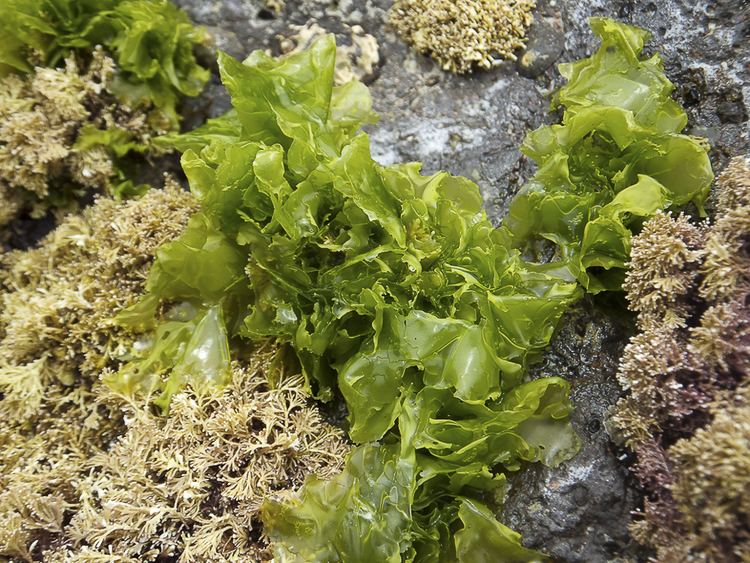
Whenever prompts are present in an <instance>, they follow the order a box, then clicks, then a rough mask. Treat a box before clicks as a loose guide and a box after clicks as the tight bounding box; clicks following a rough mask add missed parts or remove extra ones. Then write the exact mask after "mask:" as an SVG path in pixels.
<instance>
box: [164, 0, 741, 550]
mask: <svg viewBox="0 0 750 563" xmlns="http://www.w3.org/2000/svg"><path fill="white" fill-rule="evenodd" d="M390 3H391V1H390V0H287V1H286V5H285V8H284V10H283V11H282V13H281V14H279V15H278V16H276V15H275V14H274V13H273V12H272V11H270V10H268V9H267V8H266V7H265V5H264V2H263V1H262V0H178V4H181V5H182V7H183V8H185V9H186V10H187V11H188V12H189V13H190V15H191V16H192V17H193V19H194V20H195V21H197V22H199V23H202V24H204V25H206V26H207V27H208V29H209V30H210V31H211V33H212V34H213V35H214V37H215V42H216V46H217V47H218V48H220V49H223V50H226V51H227V52H229V53H231V54H232V55H234V56H237V57H244V56H245V55H247V54H248V53H249V52H250V51H252V50H254V49H259V48H261V49H269V50H271V51H272V52H278V49H279V39H278V37H279V36H288V35H290V34H291V33H293V32H292V29H291V27H290V26H291V25H301V24H304V23H306V22H307V21H309V20H310V19H311V18H315V19H316V20H317V21H318V23H319V24H320V25H321V26H322V27H324V28H326V29H327V30H329V31H332V32H334V33H337V34H338V35H339V39H340V40H346V35H345V34H344V33H342V32H343V30H344V26H345V25H355V24H357V25H361V26H362V27H363V28H364V31H365V32H367V33H370V34H372V35H374V36H375V37H376V38H377V40H378V42H379V44H380V56H381V59H382V64H381V66H380V68H379V69H378V70H377V72H376V73H375V75H374V76H373V77H372V79H371V80H370V87H371V90H372V96H373V99H374V103H375V109H376V111H377V112H378V113H379V114H380V116H381V120H380V122H379V123H378V124H377V125H374V126H371V127H370V128H369V132H370V134H371V140H372V148H373V152H374V154H375V156H376V158H377V159H378V160H379V161H380V162H382V163H384V164H388V163H392V162H399V161H409V160H418V161H421V162H423V163H424V171H425V172H434V171H437V170H441V169H442V170H448V171H449V172H451V173H454V174H460V175H464V176H468V177H470V178H473V179H474V180H475V181H476V182H477V183H478V184H479V186H480V188H481V190H482V193H483V195H484V198H485V202H486V208H487V211H488V213H489V215H490V217H491V218H492V219H493V221H495V222H496V223H498V222H499V221H500V220H501V218H502V217H503V215H504V213H505V212H506V210H507V206H508V203H509V201H510V199H511V197H512V196H513V195H514V194H515V193H516V191H517V190H518V188H519V187H520V186H521V185H522V184H523V183H524V181H525V180H526V179H527V178H528V177H529V176H530V175H531V174H532V172H533V167H532V165H531V164H530V162H529V161H528V160H527V159H526V158H525V157H523V156H522V155H521V154H520V153H519V152H518V150H517V147H518V146H519V145H520V143H521V141H522V140H523V137H524V135H525V134H526V132H527V131H529V130H530V129H533V128H536V127H538V126H540V125H541V124H543V123H548V122H553V121H555V119H556V117H557V116H555V115H549V114H548V111H547V110H548V107H549V98H548V96H549V94H550V92H551V91H552V90H554V89H555V88H556V87H558V86H559V85H560V84H561V79H560V77H559V75H558V74H557V72H556V70H555V63H559V62H563V61H570V60H575V59H579V58H581V57H584V56H587V55H589V54H590V53H591V52H592V51H593V50H594V49H595V48H596V41H595V39H594V38H593V37H592V35H591V33H590V31H589V29H588V26H587V24H586V19H587V18H588V17H589V16H610V17H614V18H618V19H620V20H623V21H626V22H629V23H633V24H636V25H639V26H642V27H645V28H647V29H649V30H650V31H651V32H652V33H653V40H652V42H651V44H650V46H649V49H650V50H651V52H655V51H658V52H660V53H661V54H662V55H663V57H664V61H665V68H666V72H667V75H668V76H669V77H670V78H671V79H672V80H673V82H675V83H676V84H677V85H678V88H677V90H676V92H675V97H676V98H677V99H678V100H679V101H680V103H682V105H683V106H685V107H686V109H687V111H688V115H689V118H690V125H689V128H688V132H689V133H691V134H695V135H700V136H704V137H706V138H708V140H709V141H710V143H711V145H712V147H713V148H712V151H711V158H712V161H713V163H714V165H715V167H716V169H717V170H718V169H721V168H722V167H723V165H724V164H725V163H726V161H727V160H728V159H729V158H730V157H731V156H734V155H738V154H743V153H747V152H748V149H749V147H750V144H749V141H748V114H749V113H750V109H749V108H750V3H748V2H747V1H746V0H659V1H654V2H648V1H643V0H540V1H539V6H538V8H537V11H536V14H535V17H536V24H535V25H534V26H533V27H532V29H531V30H530V40H529V49H528V51H529V53H530V54H527V57H526V58H525V59H524V54H523V53H519V59H520V60H519V61H518V62H512V61H506V62H501V63H499V64H498V66H497V68H495V69H493V70H492V71H488V72H481V73H478V74H475V75H473V76H462V77H460V76H454V75H450V74H446V73H444V72H443V71H441V70H440V69H439V67H438V66H437V65H436V64H435V63H433V62H432V61H431V60H430V59H429V58H428V57H425V56H422V55H418V54H416V53H414V52H412V51H411V50H410V49H409V48H408V47H407V46H406V45H404V44H403V43H402V42H401V41H400V40H399V39H398V37H396V36H395V35H394V34H393V33H392V31H391V30H389V28H388V26H387V23H386V21H387V16H386V14H387V10H388V8H389V6H390ZM228 104H229V100H228V98H227V96H226V95H225V94H224V93H223V90H222V88H221V86H220V84H219V83H218V79H216V78H214V81H213V83H212V84H211V85H210V87H209V88H208V89H207V92H206V94H205V95H204V96H203V97H202V98H201V99H200V100H198V101H197V102H193V107H192V109H193V110H194V112H195V114H196V119H199V118H200V116H201V115H206V114H207V115H219V114H221V113H223V112H224V111H225V110H226V109H227V108H228ZM622 311H623V306H622V304H621V303H619V304H613V303H602V302H599V303H593V302H591V301H587V302H585V303H584V304H582V305H581V307H580V308H579V309H577V310H576V311H574V312H572V313H571V314H570V315H568V317H567V318H566V319H565V321H564V323H563V326H562V327H561V329H560V331H559V333H558V335H557V336H556V337H555V340H554V342H553V345H552V347H551V349H550V351H549V352H548V353H547V355H546V357H545V360H544V361H543V362H542V363H541V364H540V365H539V366H537V367H536V369H535V374H536V375H562V376H564V377H566V378H567V379H568V380H570V381H571V383H572V388H573V395H572V400H573V402H574V404H575V406H576V411H575V414H574V415H573V423H574V425H575V427H576V429H577V430H578V432H579V434H580V436H581V438H582V441H583V447H582V451H581V453H580V454H579V455H578V456H577V457H576V458H574V459H573V460H571V461H569V462H567V463H565V464H563V465H562V466H561V467H560V468H557V469H547V468H542V467H533V468H529V469H528V470H526V471H523V472H520V473H519V475H518V476H517V477H514V479H513V480H512V488H511V490H510V492H509V495H508V499H507V502H506V505H505V509H504V512H503V514H502V515H501V516H502V517H503V519H504V521H505V522H507V523H508V525H510V526H512V527H513V528H514V529H516V530H518V531H519V532H521V533H522V534H523V535H524V538H525V543H526V544H527V545H529V546H532V547H535V548H539V549H543V550H545V551H546V552H548V553H549V554H551V555H552V556H553V557H554V559H555V560H557V561H587V562H600V561H612V560H617V559H623V558H630V559H633V560H638V559H643V557H644V556H643V555H642V554H640V553H639V552H638V551H637V549H636V548H635V547H634V546H633V545H632V544H631V542H630V540H629V538H628V535H627V529H626V528H627V523H628V521H629V518H630V512H631V511H632V510H634V509H635V508H637V506H638V503H639V495H638V492H637V491H636V490H634V489H633V488H632V486H631V485H630V482H629V480H628V476H627V469H626V467H625V465H624V463H623V454H622V452H620V451H618V450H617V448H616V447H615V446H614V445H613V444H612V443H611V441H610V439H609V437H608V436H607V433H606V431H605V430H604V419H605V417H606V413H607V410H608V409H609V407H610V406H611V405H613V404H614V403H615V402H616V401H617V399H618V397H619V395H620V390H619V388H618V386H617V383H616V381H615V379H614V373H615V371H616V365H617V360H618V358H619V355H620V353H621V351H622V348H623V346H624V344H625V342H626V341H627V338H628V329H627V324H625V325H623V323H622V322H621V319H622V317H623V312H622ZM618 319H620V320H618Z"/></svg>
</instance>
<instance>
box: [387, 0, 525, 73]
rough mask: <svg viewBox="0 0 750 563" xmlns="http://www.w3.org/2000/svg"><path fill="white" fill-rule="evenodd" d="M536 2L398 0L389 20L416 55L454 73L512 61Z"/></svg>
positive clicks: (521, 42) (518, 0)
mask: <svg viewBox="0 0 750 563" xmlns="http://www.w3.org/2000/svg"><path fill="white" fill-rule="evenodd" d="M535 6H536V2H535V1H534V0H511V1H508V2H498V1H496V0H396V1H395V2H394V4H393V6H392V8H391V11H390V15H389V19H390V23H391V25H392V26H393V28H394V29H395V30H396V31H397V32H398V34H399V35H401V37H403V39H404V40H405V41H406V42H407V43H408V44H410V45H412V46H413V47H414V49H416V50H417V51H418V52H419V53H423V54H429V55H430V56H432V57H433V58H434V59H435V60H436V61H437V62H438V63H439V64H440V66H441V67H443V69H444V70H449V71H452V72H457V73H466V72H471V71H472V70H473V69H475V68H484V69H488V68H492V67H493V66H495V65H496V63H497V62H498V59H510V60H515V59H516V55H515V53H514V51H516V50H517V49H520V48H522V47H523V46H524V44H525V40H524V38H525V36H526V30H527V29H528V27H529V25H531V22H532V20H533V16H532V11H533V9H534V7H535Z"/></svg>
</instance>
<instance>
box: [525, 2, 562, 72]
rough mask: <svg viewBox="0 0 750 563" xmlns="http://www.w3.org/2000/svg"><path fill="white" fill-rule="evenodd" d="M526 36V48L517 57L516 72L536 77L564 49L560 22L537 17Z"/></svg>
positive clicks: (551, 63) (558, 56)
mask: <svg viewBox="0 0 750 563" xmlns="http://www.w3.org/2000/svg"><path fill="white" fill-rule="evenodd" d="M527 36H528V39H529V40H528V43H527V44H526V49H525V50H524V52H523V53H521V55H520V56H519V57H518V64H517V66H518V72H519V74H521V75H522V76H525V77H527V78H536V77H537V76H539V75H540V74H542V73H543V72H544V71H545V70H547V69H548V68H550V67H551V66H552V65H553V64H554V63H555V61H557V59H559V58H560V55H562V53H563V50H564V49H565V37H564V36H563V30H562V22H560V20H558V19H554V18H544V17H537V18H536V21H535V22H534V23H533V24H532V25H531V27H530V28H529V32H528V34H527Z"/></svg>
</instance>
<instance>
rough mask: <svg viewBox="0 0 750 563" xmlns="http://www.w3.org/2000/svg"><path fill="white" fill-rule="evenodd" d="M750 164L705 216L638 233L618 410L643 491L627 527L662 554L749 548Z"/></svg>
mask: <svg viewBox="0 0 750 563" xmlns="http://www.w3.org/2000/svg"><path fill="white" fill-rule="evenodd" d="M749 162H750V161H748V160H747V159H742V158H739V159H735V160H734V161H732V163H731V164H730V166H729V167H728V168H727V170H726V171H725V172H724V174H723V175H722V176H721V177H720V178H719V181H718V186H717V193H718V197H717V202H718V203H717V216H716V220H715V222H713V223H712V224H708V223H704V224H700V225H694V224H692V223H691V222H690V221H689V220H688V218H687V217H685V216H682V215H681V216H678V217H673V216H670V215H667V214H663V213H660V214H658V215H656V216H655V217H654V218H653V219H651V220H650V221H648V222H647V223H646V224H645V226H644V229H643V232H642V233H641V234H640V235H638V236H637V237H635V238H634V239H633V250H632V262H631V271H630V272H629V273H628V275H627V280H626V283H625V289H626V290H627V293H628V299H629V301H630V307H631V308H632V309H633V310H635V311H637V312H638V327H639V329H640V333H639V334H638V335H636V336H634V337H633V339H632V340H631V342H630V344H629V345H628V347H627V348H626V350H625V353H624V356H623V359H622V363H621V366H620V370H619V373H618V377H619V379H620V381H621V383H622V384H623V386H624V387H625V388H626V389H627V390H628V391H629V394H628V395H627V396H626V397H624V398H623V399H622V400H621V401H620V403H619V404H618V405H617V408H616V412H615V413H614V416H613V422H614V426H615V427H616V431H617V433H618V434H619V436H620V437H621V438H622V439H623V440H624V441H625V443H626V445H627V446H628V447H629V448H631V449H632V450H633V451H634V452H635V455H636V461H635V464H634V467H633V471H634V473H635V475H636V477H637V478H638V480H639V481H640V483H641V485H642V487H643V489H644V491H645V493H646V498H645V501H644V508H643V511H642V513H641V514H639V515H638V516H639V517H638V518H637V519H636V521H634V522H633V524H632V525H631V532H632V534H633V536H634V537H635V538H636V539H637V540H638V541H640V542H642V543H644V544H645V545H648V546H650V547H652V548H654V549H655V550H656V558H657V560H659V561H688V560H710V561H740V560H742V554H747V553H748V552H750V523H749V522H748V515H750V503H749V502H748V498H747V494H746V493H747V490H748V489H750V452H749V451H748V446H747V444H748V443H749V440H750V369H749V367H750V308H748V304H749V303H750V299H749V297H750V273H749V272H750V164H749Z"/></svg>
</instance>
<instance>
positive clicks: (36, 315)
mask: <svg viewBox="0 0 750 563" xmlns="http://www.w3.org/2000/svg"><path fill="white" fill-rule="evenodd" d="M195 209H196V203H195V201H194V199H193V197H192V196H191V195H190V194H188V193H187V192H185V191H183V190H181V189H180V188H179V186H176V185H174V184H173V183H170V184H169V185H168V186H167V187H166V188H165V189H164V190H154V191H153V192H150V193H148V194H146V195H145V196H143V197H142V198H141V199H138V200H134V201H130V202H126V203H118V202H116V201H114V200H112V199H109V198H101V199H99V200H98V202H97V203H96V204H94V205H93V206H91V207H90V208H88V209H86V210H85V211H84V212H83V213H82V214H81V215H79V216H70V217H68V218H66V219H65V220H64V221H63V222H62V223H61V224H60V226H59V227H58V228H57V229H56V230H55V231H53V232H52V233H51V234H50V235H48V236H47V238H46V239H44V240H43V241H42V243H41V244H40V246H39V247H37V248H34V249H32V250H28V251H13V252H9V253H7V254H5V255H4V256H3V257H2V266H3V269H2V270H3V271H2V274H0V283H1V285H2V288H3V289H4V291H3V293H2V295H0V358H2V359H0V390H3V392H4V393H5V399H4V400H3V401H2V402H0V415H1V416H3V417H5V418H24V417H27V416H29V415H30V414H32V413H34V412H35V411H37V410H38V409H39V408H40V407H41V405H42V400H41V399H42V395H43V394H44V390H45V389H47V388H48V387H50V386H51V385H53V384H54V385H71V384H74V383H75V382H76V381H78V380H80V379H82V378H83V379H89V380H96V378H97V377H98V375H99V372H100V371H101V370H102V369H103V368H104V367H106V366H107V365H109V364H110V363H111V362H112V361H113V360H114V359H115V358H116V357H117V355H118V354H121V353H122V351H123V350H124V349H126V347H127V346H128V345H130V344H132V341H133V337H131V336H129V335H127V334H126V333H125V331H123V330H122V329H120V328H118V327H116V326H113V323H112V322H111V318H112V317H113V316H114V315H115V314H116V313H117V312H118V311H119V310H120V309H122V308H123V307H125V306H127V305H130V304H131V303H132V302H134V301H135V300H136V299H137V298H138V297H139V296H140V294H141V292H142V291H143V285H144V283H145V279H146V276H147V274H148V270H149V266H150V265H151V263H152V261H153V258H154V253H155V252H156V249H157V248H158V247H159V246H160V245H161V244H163V243H164V242H167V241H169V240H171V239H173V238H175V237H176V236H177V235H178V234H179V233H181V232H182V230H183V228H184V227H185V225H186V224H187V220H188V218H189V216H190V215H191V213H193V212H194V211H195Z"/></svg>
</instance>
